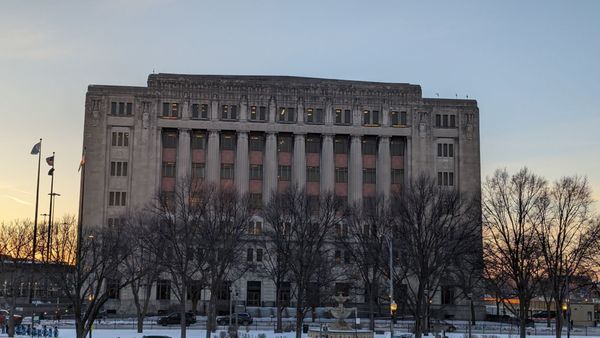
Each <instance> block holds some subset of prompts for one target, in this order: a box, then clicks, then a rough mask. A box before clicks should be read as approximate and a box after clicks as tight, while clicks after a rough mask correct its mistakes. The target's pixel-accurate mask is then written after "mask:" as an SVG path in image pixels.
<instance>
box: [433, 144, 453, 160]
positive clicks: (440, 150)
mask: <svg viewBox="0 0 600 338" xmlns="http://www.w3.org/2000/svg"><path fill="white" fill-rule="evenodd" d="M437 156H438V157H454V144H452V143H438V144H437Z"/></svg>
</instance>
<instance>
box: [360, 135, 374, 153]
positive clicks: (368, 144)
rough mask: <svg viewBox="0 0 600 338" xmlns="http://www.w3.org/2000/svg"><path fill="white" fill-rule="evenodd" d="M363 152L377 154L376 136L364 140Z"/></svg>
mask: <svg viewBox="0 0 600 338" xmlns="http://www.w3.org/2000/svg"><path fill="white" fill-rule="evenodd" d="M362 153H363V155H376V154H377V139H376V138H375V137H368V136H367V137H365V138H363V140H362Z"/></svg>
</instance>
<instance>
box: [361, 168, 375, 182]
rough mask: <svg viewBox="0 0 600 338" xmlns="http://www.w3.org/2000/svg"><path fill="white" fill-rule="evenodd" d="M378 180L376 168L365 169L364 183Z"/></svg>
mask: <svg viewBox="0 0 600 338" xmlns="http://www.w3.org/2000/svg"><path fill="white" fill-rule="evenodd" d="M376 180H377V173H376V171H375V168H365V169H363V183H364V184H375V182H376Z"/></svg>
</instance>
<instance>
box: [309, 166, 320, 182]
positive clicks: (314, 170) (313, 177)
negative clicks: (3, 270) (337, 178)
mask: <svg viewBox="0 0 600 338" xmlns="http://www.w3.org/2000/svg"><path fill="white" fill-rule="evenodd" d="M320 180H321V176H320V171H319V167H306V181H308V182H319V181H320Z"/></svg>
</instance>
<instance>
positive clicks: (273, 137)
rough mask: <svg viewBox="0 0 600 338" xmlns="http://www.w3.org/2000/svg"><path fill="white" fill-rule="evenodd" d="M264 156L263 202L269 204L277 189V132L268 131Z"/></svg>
mask: <svg viewBox="0 0 600 338" xmlns="http://www.w3.org/2000/svg"><path fill="white" fill-rule="evenodd" d="M264 155H265V156H264V157H263V169H264V172H263V203H264V204H265V205H267V203H269V201H270V199H271V194H272V193H273V192H274V191H275V190H276V189H277V164H278V162H277V134H275V133H272V132H271V133H267V139H266V143H265V154H264Z"/></svg>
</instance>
